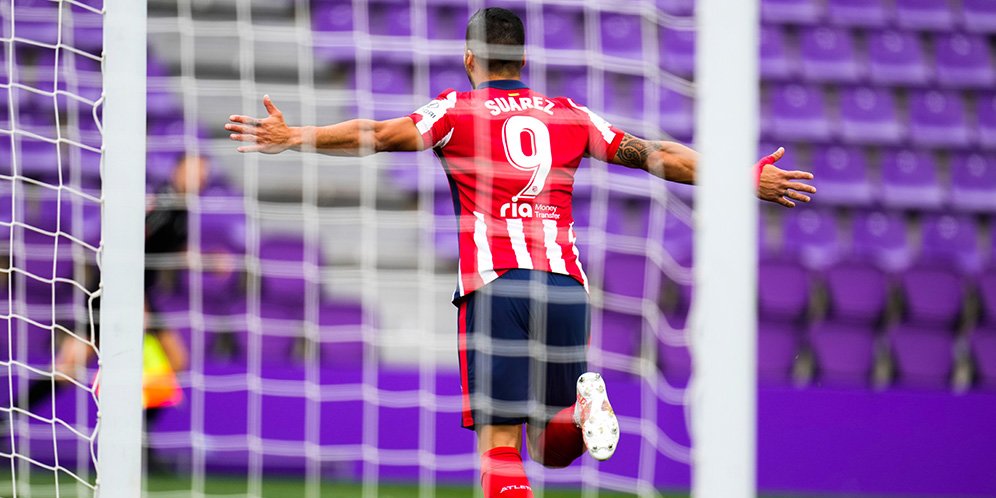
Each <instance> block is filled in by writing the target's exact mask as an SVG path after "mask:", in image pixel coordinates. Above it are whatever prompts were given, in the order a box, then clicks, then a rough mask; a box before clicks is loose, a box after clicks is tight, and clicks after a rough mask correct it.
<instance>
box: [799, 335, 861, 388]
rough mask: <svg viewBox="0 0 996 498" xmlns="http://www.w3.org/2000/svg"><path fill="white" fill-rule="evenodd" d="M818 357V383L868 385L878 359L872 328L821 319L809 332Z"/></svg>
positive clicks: (841, 385) (811, 343)
mask: <svg viewBox="0 0 996 498" xmlns="http://www.w3.org/2000/svg"><path fill="white" fill-rule="evenodd" d="M809 343H810V345H811V346H812V348H813V355H814V356H815V359H816V366H817V376H816V383H817V385H821V386H828V387H837V386H840V387H865V386H867V385H868V384H869V381H870V380H871V374H872V367H873V364H874V362H875V332H874V330H872V328H871V327H865V326H859V325H847V324H842V323H834V322H822V323H819V324H817V325H815V326H814V327H813V328H812V329H811V330H810V331H809Z"/></svg>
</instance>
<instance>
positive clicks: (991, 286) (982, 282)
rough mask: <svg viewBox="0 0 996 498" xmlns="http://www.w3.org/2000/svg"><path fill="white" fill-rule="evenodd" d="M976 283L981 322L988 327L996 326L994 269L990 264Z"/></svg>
mask: <svg viewBox="0 0 996 498" xmlns="http://www.w3.org/2000/svg"><path fill="white" fill-rule="evenodd" d="M976 283H977V289H978V292H979V302H980V305H981V307H982V322H983V323H985V324H986V325H988V326H990V327H996V269H994V268H993V267H992V265H990V268H988V269H987V270H986V272H985V273H983V274H982V275H980V276H979V278H978V280H977V282H976Z"/></svg>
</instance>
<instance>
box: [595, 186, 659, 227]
mask: <svg viewBox="0 0 996 498" xmlns="http://www.w3.org/2000/svg"><path fill="white" fill-rule="evenodd" d="M650 207H651V205H650V199H648V198H646V197H636V196H628V195H626V194H623V193H620V192H617V191H612V192H610V193H609V199H608V206H607V208H608V212H607V213H606V214H607V216H608V218H607V221H606V225H605V230H606V232H608V233H613V234H618V235H632V236H636V237H646V236H647V235H648V234H649V232H648V230H649V223H650ZM593 221H594V220H593Z"/></svg>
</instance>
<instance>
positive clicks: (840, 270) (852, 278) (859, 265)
mask: <svg viewBox="0 0 996 498" xmlns="http://www.w3.org/2000/svg"><path fill="white" fill-rule="evenodd" d="M826 286H827V294H828V296H829V300H830V303H829V307H830V310H829V316H830V318H831V319H832V320H834V321H837V322H841V323H854V324H858V325H866V326H871V325H874V324H875V323H877V322H878V321H879V319H881V318H882V314H883V313H884V312H885V307H886V300H887V297H888V281H887V280H886V277H885V274H884V273H882V271H881V270H879V269H878V268H876V267H875V266H873V265H871V264H869V263H865V262H861V261H851V262H846V263H841V264H838V265H835V266H833V267H831V268H830V269H828V270H827V271H826Z"/></svg>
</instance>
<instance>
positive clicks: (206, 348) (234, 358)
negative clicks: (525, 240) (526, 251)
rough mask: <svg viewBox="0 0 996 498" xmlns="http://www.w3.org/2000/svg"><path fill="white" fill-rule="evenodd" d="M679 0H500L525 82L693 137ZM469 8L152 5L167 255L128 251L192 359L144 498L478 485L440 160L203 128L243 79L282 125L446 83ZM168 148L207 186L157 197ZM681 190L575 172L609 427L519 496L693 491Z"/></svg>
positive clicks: (455, 78)
mask: <svg viewBox="0 0 996 498" xmlns="http://www.w3.org/2000/svg"><path fill="white" fill-rule="evenodd" d="M690 3H691V2H680V1H670V2H665V1H659V2H656V3H654V2H650V1H624V2H615V3H613V4H612V5H611V10H610V7H609V6H607V5H604V4H603V3H602V2H565V1H552V0H551V1H528V2H526V1H507V2H499V3H498V4H497V5H498V6H504V7H509V8H511V9H512V10H514V11H516V12H518V13H519V14H520V16H521V17H522V18H523V20H524V22H525V25H526V29H527V43H528V47H527V55H528V59H529V63H528V65H527V66H526V74H525V75H524V79H525V80H526V81H527V82H528V83H529V85H530V86H531V87H532V88H534V89H535V90H537V91H540V92H542V93H545V94H548V95H551V96H556V95H565V96H570V97H572V98H575V99H576V100H578V101H579V102H583V103H585V104H586V105H587V106H588V107H590V108H591V109H593V110H595V111H596V112H599V113H600V114H602V115H603V116H605V117H606V118H607V119H608V120H609V121H611V122H612V123H613V124H614V125H616V126H617V127H619V128H622V129H624V130H626V131H628V132H630V133H633V134H635V135H639V136H644V137H648V138H664V137H666V136H668V135H669V134H670V135H671V136H673V137H675V138H677V139H679V140H683V141H690V139H691V136H690V134H691V115H690V112H691V104H690V98H689V96H690V95H691V93H692V90H693V86H692V84H691V83H690V78H691V76H692V55H691V41H690V40H691V38H690V37H691V35H692V32H691V31H690V30H689V28H690V27H691V20H690V19H689V18H687V17H686V16H687V15H689V14H690V9H689V6H690ZM492 4H493V3H490V2H489V4H488V5H489V6H491V5H492ZM483 6H484V2H479V1H464V0H412V1H411V2H409V1H401V0H382V1H372V2H361V1H355V2H353V1H348V0H313V1H308V0H285V1H277V2H274V1H269V2H262V1H260V2H248V1H245V2H241V1H234V0H233V1H214V2H207V1H203V2H202V1H195V0H175V1H169V0H156V1H153V2H150V19H149V35H150V43H151V51H150V60H149V65H150V74H149V87H150V102H149V120H150V140H149V154H150V156H149V165H148V167H149V170H148V177H149V183H150V185H149V188H150V191H151V192H154V193H156V194H157V195H156V198H157V199H173V200H175V201H176V202H178V203H179V204H178V205H180V206H182V207H183V209H185V210H186V212H187V213H188V217H189V227H188V230H187V232H188V239H187V243H186V251H182V250H177V251H168V252H164V253H161V254H155V255H151V256H150V257H149V258H148V265H149V267H150V268H153V269H155V271H156V272H157V273H158V275H159V276H158V277H157V278H156V279H155V286H154V287H153V288H151V289H150V291H149V296H150V297H149V299H150V306H151V308H152V310H153V313H152V314H151V315H150V318H151V320H152V322H153V324H154V327H153V328H156V329H162V330H172V331H174V332H175V333H176V334H177V335H178V336H179V337H181V338H182V339H183V341H184V342H185V344H186V347H189V351H190V358H189V360H190V361H189V369H187V370H185V371H183V372H181V373H180V375H179V379H180V383H181V385H182V386H183V388H184V399H183V401H182V402H181V403H180V404H179V405H177V406H176V407H173V408H170V409H165V410H162V411H161V413H160V416H157V417H156V418H155V420H151V421H150V432H149V436H148V438H149V446H150V448H151V450H150V451H151V454H150V457H149V461H150V462H151V464H150V465H151V466H152V467H154V468H152V469H151V470H155V471H157V472H158V471H164V472H168V473H170V474H173V475H176V476H180V477H179V478H177V477H171V478H162V477H158V474H155V473H154V475H150V478H149V480H148V486H147V487H148V493H149V495H150V496H157V497H158V496H162V497H166V496H191V495H193V496H219V495H240V496H241V495H245V496H270V495H271V493H275V492H277V491H276V490H278V489H287V488H281V487H280V486H296V485H300V489H302V490H304V491H305V496H309V497H317V496H326V495H329V494H328V493H331V496H353V495H356V496H360V495H362V496H379V495H385V494H388V493H389V492H396V493H397V494H399V495H401V496H413V495H415V494H416V493H418V494H419V495H420V496H435V495H437V494H441V495H445V492H446V491H445V490H446V489H447V488H448V487H452V486H462V487H463V488H460V489H463V491H462V493H463V495H467V494H469V493H470V491H467V490H468V489H476V488H477V486H472V485H473V484H475V483H477V482H478V473H477V465H478V462H477V458H476V456H475V455H476V451H475V447H474V437H473V435H472V433H471V432H469V431H466V430H462V429H460V428H459V423H460V412H461V397H460V378H459V371H458V369H457V351H456V349H457V334H456V320H455V309H454V308H453V307H452V305H451V304H450V299H451V297H452V292H453V287H454V285H455V281H456V276H455V269H456V255H457V252H456V223H455V221H454V219H453V211H452V209H453V208H452V202H451V200H450V198H449V195H450V194H449V186H448V185H447V182H446V178H445V176H444V174H443V172H442V169H441V168H440V166H439V164H438V163H437V161H436V159H435V158H434V157H432V155H431V154H429V153H422V154H395V155H385V154H381V155H376V156H372V157H368V158H364V159H340V158H329V157H325V156H319V155H316V154H298V153H285V154H282V155H279V156H258V155H246V156H238V155H237V154H236V153H235V152H234V146H233V145H232V144H231V142H229V141H228V140H227V137H226V135H225V134H224V133H223V130H222V129H221V125H222V124H223V123H224V122H225V120H226V119H227V117H228V116H229V115H230V114H233V113H235V114H248V115H262V114H263V112H264V111H263V109H262V106H261V104H260V102H261V99H262V96H263V94H264V93H265V94H269V95H270V96H271V97H272V98H273V100H274V101H275V102H276V103H277V105H278V106H280V108H281V109H282V110H283V112H284V114H285V116H286V118H287V120H288V122H290V123H295V124H329V123H334V122H337V121H341V120H344V119H348V118H352V117H368V118H376V119H385V118H391V117H398V116H405V115H408V114H409V113H410V112H411V111H413V110H414V109H416V108H417V107H419V106H421V105H422V104H424V103H425V102H426V101H428V99H430V98H431V97H433V96H435V95H437V94H438V93H439V92H440V91H442V90H444V89H446V88H448V87H452V88H456V89H458V90H467V89H469V83H468V82H467V80H466V75H465V73H464V70H463V67H462V54H463V48H464V43H463V36H464V27H465V25H466V20H467V18H468V17H469V15H470V13H472V12H473V11H475V10H477V9H478V8H481V7H483ZM664 54H666V55H667V57H666V58H663V55H664ZM184 156H186V157H188V158H189V157H191V156H201V157H204V158H206V159H207V162H208V163H209V165H210V166H209V170H210V173H208V175H207V182H206V185H205V186H204V188H203V189H200V190H199V191H193V190H187V191H178V190H177V189H176V188H175V181H176V179H175V178H174V177H173V176H172V174H173V171H174V168H175V166H176V164H177V163H178V161H179V160H180V158H182V157H184ZM191 171H193V170H192V169H189V168H188V169H187V170H185V172H184V174H183V175H181V176H186V177H192V176H196V174H197V173H192V172H191ZM689 200H690V194H689V191H688V190H687V189H680V188H675V189H671V188H670V186H668V185H666V184H665V183H664V182H663V181H661V180H658V179H654V178H651V177H649V175H646V174H645V173H643V172H633V171H629V170H624V169H623V168H620V167H615V166H606V165H605V164H602V163H599V162H597V161H594V160H587V159H586V160H585V161H584V162H583V163H582V166H581V168H580V169H579V173H578V176H577V180H576V184H575V218H576V219H577V225H576V227H577V232H578V245H579V246H580V251H581V257H582V261H583V263H584V266H585V269H586V271H587V272H588V275H589V277H590V278H591V280H592V284H593V285H592V292H591V303H592V309H593V313H592V336H591V346H590V351H589V362H590V369H592V370H596V371H601V372H602V373H603V374H604V375H605V377H606V379H607V382H608V384H609V386H610V387H609V388H610V390H611V393H612V395H613V404H614V407H615V409H616V411H617V413H618V414H619V415H620V422H621V426H622V431H623V437H622V441H621V442H620V446H619V450H618V452H617V453H616V455H615V456H614V457H613V459H611V460H609V461H608V462H606V463H597V462H595V461H593V460H591V459H589V458H588V457H584V458H583V459H581V460H580V461H579V462H577V463H575V464H574V465H573V466H571V467H569V468H567V469H563V470H557V471H552V470H547V469H544V468H542V467H541V466H539V465H538V464H535V463H527V472H528V473H529V475H530V478H531V480H532V482H533V484H534V489H535V490H537V492H539V490H543V489H553V488H557V487H566V488H567V489H575V490H576V489H579V488H583V489H584V490H585V492H586V496H587V495H592V496H593V495H594V493H595V492H596V490H599V489H603V490H615V491H622V492H628V493H635V494H639V495H641V496H657V495H659V494H660V493H661V492H662V491H659V490H662V489H668V488H685V487H687V486H688V479H689V469H688V462H689V440H688V436H687V431H686V429H685V424H684V417H685V415H684V386H685V385H686V383H687V380H688V376H689V375H690V373H691V365H690V360H689V358H688V353H687V350H686V347H685V344H686V340H685V333H684V327H685V317H686V315H687V311H688V304H689V299H690V283H691V275H690V271H689V266H690V264H691V231H690V221H691V216H690V208H689V206H688V201H689ZM280 476H283V477H284V478H283V479H278V477H280ZM288 476H289V479H288ZM288 481H290V482H291V483H290V484H289V483H288ZM293 489H295V490H296V489H298V488H293ZM390 490H395V491H390ZM294 492H297V491H294ZM475 492H477V493H479V492H480V491H479V490H478V491H475ZM323 493H324V494H323Z"/></svg>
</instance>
